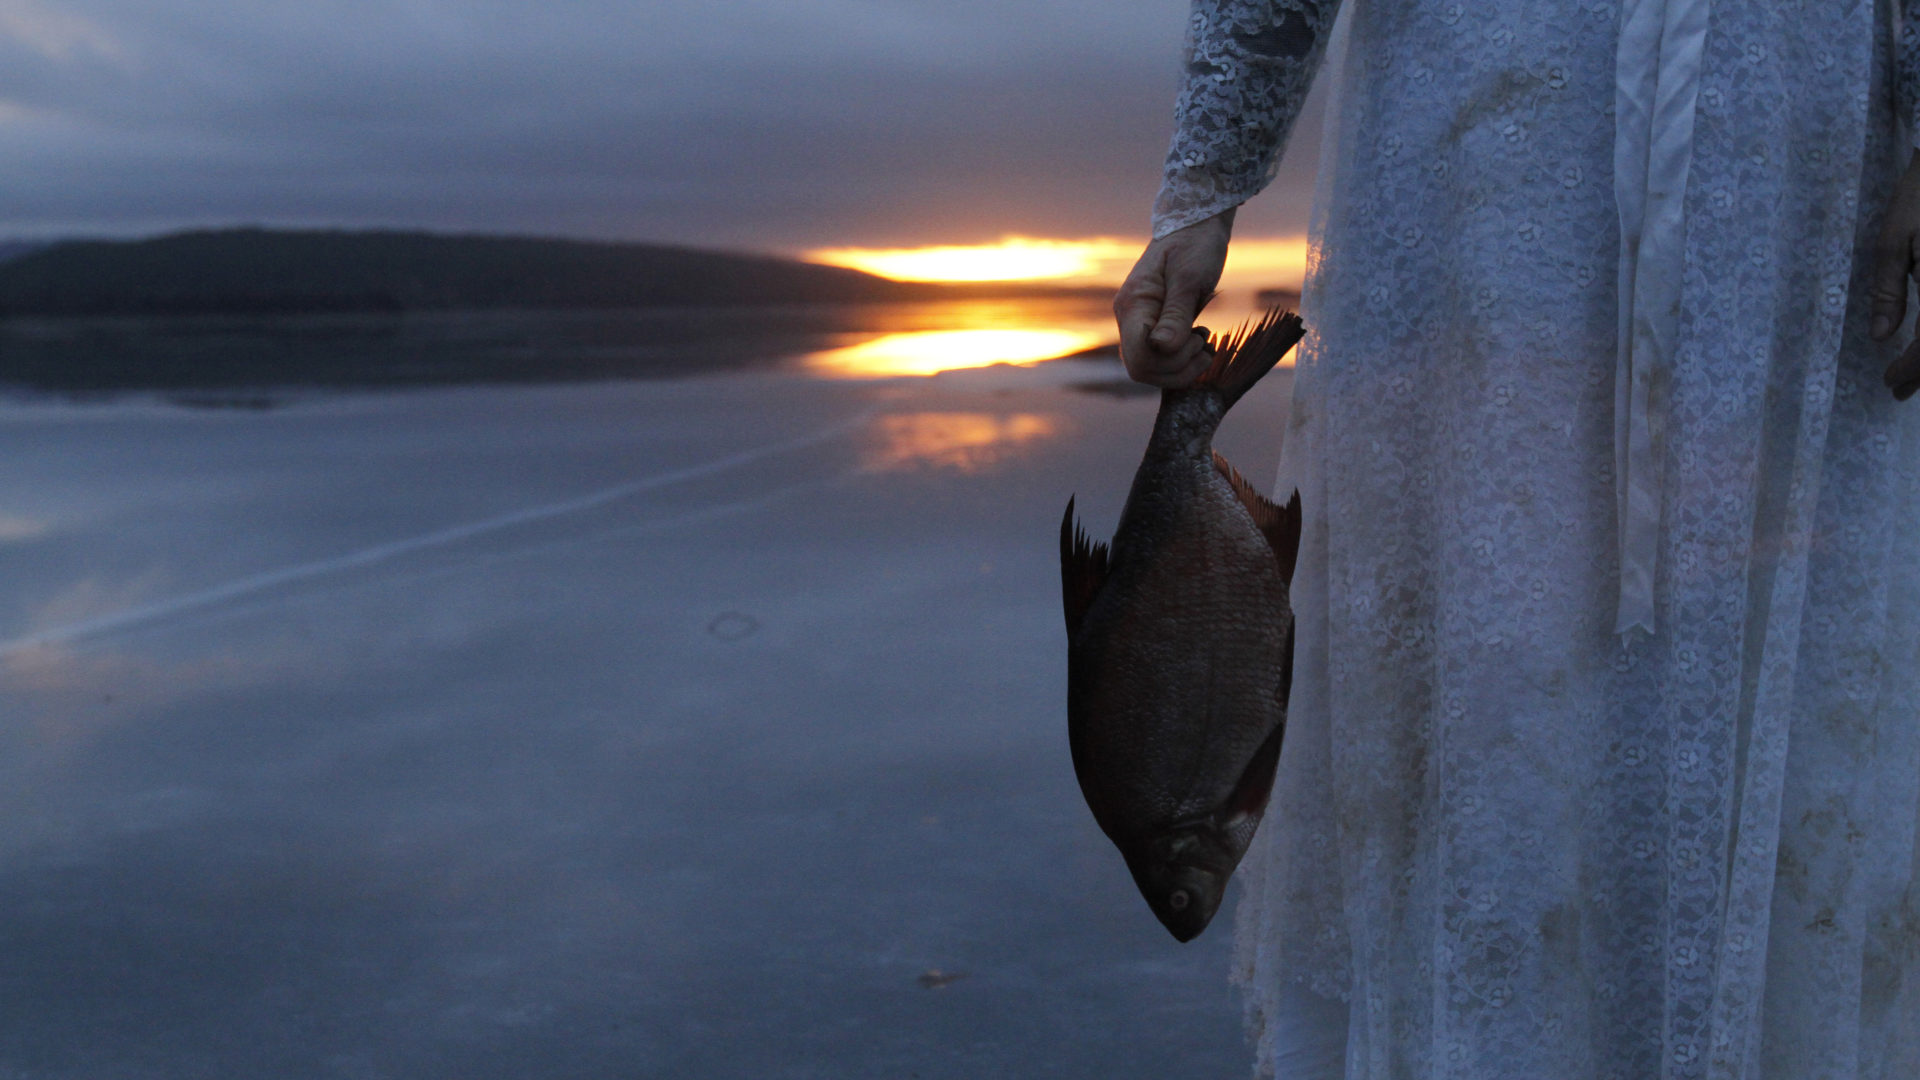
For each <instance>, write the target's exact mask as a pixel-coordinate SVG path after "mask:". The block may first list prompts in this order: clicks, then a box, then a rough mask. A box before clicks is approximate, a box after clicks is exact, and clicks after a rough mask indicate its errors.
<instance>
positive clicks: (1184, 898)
mask: <svg viewBox="0 0 1920 1080" xmlns="http://www.w3.org/2000/svg"><path fill="white" fill-rule="evenodd" d="M1192 902H1193V898H1192V897H1190V896H1188V895H1187V890H1185V889H1175V890H1173V895H1172V896H1169V897H1167V906H1168V907H1170V908H1172V909H1173V910H1175V911H1185V910H1187V905H1188V904H1190V903H1192Z"/></svg>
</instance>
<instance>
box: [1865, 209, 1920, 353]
mask: <svg viewBox="0 0 1920 1080" xmlns="http://www.w3.org/2000/svg"><path fill="white" fill-rule="evenodd" d="M1903 217H1904V215H1902V214H1899V213H1897V212H1896V213H1893V214H1890V215H1888V218H1889V220H1888V222H1887V227H1886V228H1885V229H1884V230H1882V232H1881V234H1880V244H1879V249H1878V250H1877V251H1876V252H1875V253H1874V259H1873V285H1872V287H1871V288H1870V289H1869V290H1868V297H1869V299H1871V300H1872V302H1873V321H1872V323H1871V325H1870V326H1869V328H1868V332H1869V333H1871V334H1872V336H1873V339H1874V340H1875V341H1885V340H1887V338H1889V337H1891V336H1892V335H1893V332H1894V331H1895V330H1897V329H1899V327H1900V324H1901V323H1902V322H1904V321H1906V317H1907V274H1908V273H1909V272H1911V271H1912V269H1913V240H1914V238H1913V235H1912V234H1911V233H1910V232H1909V231H1908V230H1907V229H1906V228H1903V227H1902V226H1903V225H1904V224H1905V222H1904V221H1902V220H1901V219H1902V218H1903Z"/></svg>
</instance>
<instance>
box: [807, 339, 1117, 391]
mask: <svg viewBox="0 0 1920 1080" xmlns="http://www.w3.org/2000/svg"><path fill="white" fill-rule="evenodd" d="M1104 340H1106V339H1105V338H1103V337H1102V336H1101V335H1100V334H1098V333H1094V332H1090V331H1083V330H924V331H917V332H914V333H905V334H887V335H886V336H884V337H879V338H875V339H874V340H872V341H866V342H862V343H860V344H858V345H849V346H847V347H845V348H840V349H829V350H827V351H826V352H819V353H814V354H813V355H812V356H809V357H807V358H806V360H805V364H806V367H807V369H808V370H810V371H812V372H813V373H814V374H816V375H826V376H830V377H834V378H842V379H885V378H892V377H895V376H900V375H937V374H939V373H940V372H942V371H958V370H961V369H964V368H981V367H988V366H990V365H993V364H1035V363H1039V362H1040V361H1042V360H1051V359H1053V358H1054V357H1057V356H1065V355H1067V354H1068V353H1073V352H1078V351H1080V350H1081V349H1087V348H1092V347H1093V346H1095V345H1099V344H1101V342H1102V341H1104Z"/></svg>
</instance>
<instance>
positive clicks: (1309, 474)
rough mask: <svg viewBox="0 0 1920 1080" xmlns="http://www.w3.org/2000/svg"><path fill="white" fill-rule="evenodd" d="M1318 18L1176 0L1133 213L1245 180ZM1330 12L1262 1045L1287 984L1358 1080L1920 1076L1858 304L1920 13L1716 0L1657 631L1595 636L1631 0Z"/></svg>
mask: <svg viewBox="0 0 1920 1080" xmlns="http://www.w3.org/2000/svg"><path fill="white" fill-rule="evenodd" d="M1908 2H1909V3H1910V4H1912V0H1908ZM1912 6H1913V7H1916V8H1920V4H1912ZM1332 8H1333V0H1325V2H1323V3H1320V4H1308V3H1304V2H1297V0H1276V2H1271V3H1249V2H1244V0H1200V3H1199V4H1198V5H1197V6H1196V12H1195V17H1194V21H1193V24H1192V25H1193V34H1192V42H1191V45H1190V47H1191V48H1192V49H1193V53H1194V56H1195V57H1196V58H1197V60H1198V61H1204V63H1199V62H1196V65H1195V66H1194V67H1192V68H1190V69H1189V70H1190V74H1189V77H1188V83H1187V87H1186V89H1185V90H1184V91H1183V93H1182V95H1181V103H1180V112H1179V116H1180V131H1179V133H1178V134H1176V136H1175V139H1174V150H1173V153H1172V155H1170V158H1169V168H1168V177H1167V184H1166V187H1165V188H1164V189H1163V191H1162V194H1161V198H1160V200H1159V202H1158V204H1157V206H1156V222H1155V229H1156V233H1158V234H1164V232H1166V231H1171V229H1173V228H1178V227H1180V226H1181V225H1183V224H1187V223H1191V221H1195V220H1199V219H1200V218H1203V217H1206V216H1209V215H1210V214H1211V213H1217V212H1219V210H1222V209H1225V208H1227V207H1228V206H1231V205H1236V204H1237V202H1238V201H1240V200H1242V199H1244V198H1245V197H1247V196H1248V195H1251V194H1252V193H1253V192H1254V191H1256V190H1258V187H1259V186H1260V185H1261V184H1262V183H1264V182H1265V177H1266V175H1268V172H1269V170H1270V168H1271V163H1272V161H1273V160H1274V156H1275V154H1276V153H1277V150H1278V146H1279V144H1280V143H1281V142H1282V141H1283V140H1284V138H1285V135H1286V133H1287V131H1288V130H1289V128H1290V126H1291V124H1292V122H1293V119H1294V117H1295V116H1296V115H1297V112H1298V107H1299V98H1301V97H1303V96H1304V93H1305V90H1306V85H1307V82H1308V81H1309V80H1310V79H1311V77H1312V74H1313V69H1314V66H1315V64H1316V63H1317V60H1318V54H1319V53H1320V52H1321V51H1325V50H1326V48H1327V45H1326V41H1327V39H1328V38H1329V37H1330V36H1332V35H1330V33H1329V31H1330V30H1331V22H1332V19H1333V17H1334V12H1333V10H1332ZM1346 8H1347V10H1346V12H1345V14H1344V16H1343V19H1344V20H1345V22H1346V25H1345V27H1344V28H1343V30H1342V31H1341V33H1342V34H1343V35H1345V36H1346V37H1347V42H1346V45H1345V47H1344V50H1341V51H1343V52H1344V56H1343V58H1342V59H1341V61H1340V62H1339V64H1338V65H1337V68H1338V70H1337V71H1334V72H1332V74H1334V75H1335V76H1336V77H1337V78H1338V84H1337V86H1336V104H1335V109H1336V112H1335V114H1334V115H1332V116H1330V118H1329V138H1330V149H1329V151H1328V154H1327V156H1326V158H1325V159H1324V160H1323V163H1322V168H1323V178H1324V181H1325V182H1324V183H1323V185H1322V191H1321V197H1320V199H1319V202H1318V205H1317V206H1316V226H1315V233H1314V245H1313V255H1312V258H1311V263H1310V272H1309V279H1308V285H1307V292H1306V295H1305V298H1304V300H1303V305H1304V308H1305V312H1304V314H1305V315H1306V318H1307V325H1308V328H1309V336H1308V338H1307V340H1306V341H1305V342H1303V344H1302V347H1301V350H1300V353H1299V359H1298V365H1299V366H1298V368H1297V373H1296V377H1295V388H1294V404H1293V414H1292V416H1291V417H1290V420H1289V428H1288V432H1287V440H1286V449H1285V451H1284V455H1283V457H1284V460H1283V462H1282V483H1281V486H1282V487H1283V488H1291V487H1294V486H1298V487H1299V488H1300V489H1301V491H1302V495H1303V503H1304V507H1305V511H1306V530H1305V535H1304V538H1303V545H1302V551H1301V556H1300V562H1299V569H1298V570H1297V572H1296V575H1295V581H1294V588H1295V592H1294V603H1295V607H1296V613H1297V617H1298V619H1299V626H1298V639H1297V640H1298V644H1297V646H1296V654H1295V655H1296V677H1295V683H1294V698H1293V708H1292V717H1291V724H1290V728H1289V732H1288V738H1287V744H1286V749H1285V751H1284V752H1283V755H1282V760H1281V772H1280V778H1279V782H1278V783H1277V785H1276V789H1275V795H1274V802H1273V806H1272V808H1271V809H1270V810H1269V814H1268V818H1267V822H1266V825H1265V826H1263V829H1262V832H1261V835H1260V836H1259V838H1258V839H1257V840H1256V847H1255V851H1254V853H1253V854H1252V855H1250V857H1249V860H1248V862H1247V864H1246V865H1245V867H1244V869H1243V870H1242V871H1241V875H1240V876H1241V878H1242V880H1243V882H1244V891H1243V894H1242V898H1241V903H1240V907H1239V916H1238V922H1239V925H1238V927H1237V934H1238V943H1237V959H1236V972H1235V977H1236V979H1237V980H1238V981H1240V982H1241V984H1242V985H1243V986H1244V987H1245V989H1246V992H1247V994H1246V996H1247V1001H1248V1006H1249V1015H1250V1018H1251V1021H1252V1023H1253V1027H1254V1030H1255V1032H1256V1034H1259V1035H1261V1036H1262V1038H1263V1054H1262V1060H1263V1061H1264V1062H1266V1063H1267V1066H1268V1067H1269V1068H1270V1067H1271V1062H1272V1060H1273V1050H1274V1048H1273V1046H1272V1044H1271V1040H1270V1036H1271V1033H1272V1032H1273V1031H1274V1030H1275V1028H1276V1026H1277V1024H1276V1015H1275V1014H1276V1011H1277V1010H1279V1009H1281V1008H1282V1007H1283V1004H1284V1001H1285V1000H1286V995H1284V994H1282V993H1281V988H1282V987H1283V986H1285V985H1286V984H1287V983H1289V982H1293V983H1300V984H1304V985H1307V986H1309V987H1311V989H1313V990H1314V991H1315V992H1317V993H1320V994H1323V995H1329V996H1339V997H1343V998H1346V999H1347V1000H1348V1001H1349V1003H1350V1007H1351V1016H1350V1029H1349V1042H1348V1052H1347V1070H1346V1071H1347V1075H1348V1076H1349V1077H1350V1078H1360V1077H1365V1078H1369V1080H1372V1078H1380V1080H1385V1078H1388V1077H1422V1078H1425V1077H1449V1078H1454V1077H1457V1078H1460V1080H1509V1078H1511V1080H1522V1078H1525V1080H1535V1078H1539V1077H1554V1078H1556V1080H1588V1078H1591V1080H1612V1078H1620V1080H1647V1078H1652V1077H1660V1078H1664V1080H1681V1078H1695V1077H1699V1078H1729V1080H1731V1078H1740V1080H1776V1078H1777V1080H1806V1078H1814V1077H1819V1078H1854V1077H1860V1078H1875V1080H1896V1078H1906V1077H1911V1076H1916V1075H1920V891H1916V888H1915V866H1916V840H1917V839H1920V838H1917V837H1916V828H1915V826H1916V822H1920V560H1916V559H1914V558H1912V557H1911V555H1910V554H1909V552H1908V551H1907V550H1906V545H1907V544H1908V543H1910V542H1911V541H1910V538H1909V536H1908V533H1909V532H1910V531H1911V526H1912V523H1913V522H1915V521H1916V520H1920V467H1917V466H1920V408H1915V407H1913V406H1911V405H1908V406H1902V405H1900V404H1898V403H1896V402H1894V401H1893V399H1892V398H1891V396H1890V395H1889V394H1888V393H1887V391H1886V390H1885V388H1884V387H1883V386H1882V385H1881V384H1880V372H1881V370H1882V369H1883V368H1884V367H1885V365H1886V363H1887V362H1888V361H1889V360H1890V359H1891V358H1892V356H1893V355H1894V353H1895V352H1896V351H1897V349H1898V345H1897V344H1896V343H1889V344H1887V345H1881V344H1876V343H1874V342H1872V341H1870V340H1869V339H1868V337H1867V335H1866V332H1865V327H1866V320H1867V315H1868V308H1867V305H1868V301H1867V283H1868V280H1869V265H1868V262H1867V259H1868V257H1869V256H1870V254H1871V251H1872V247H1873V242H1874V240H1875V237H1876V235H1877V230H1878V226H1879V214H1880V213H1881V210H1882V208H1883V207H1884V206H1885V203H1886V200H1887V197H1888V194H1889V192H1890V191H1891V185H1892V181H1893V178H1894V177H1895V175H1896V174H1897V171H1898V169H1899V167H1900V166H1901V165H1902V164H1903V163H1904V158H1905V156H1906V146H1907V145H1908V144H1909V140H1908V139H1903V138H1902V137H1901V135H1900V133H1899V128H1900V126H1901V125H1900V122H1899V119H1900V118H1907V119H1910V118H1911V117H1912V115H1913V108H1914V103H1915V101H1916V100H1920V95H1917V94H1916V92H1915V90H1916V87H1920V45H1916V42H1915V36H1914V34H1913V33H1912V30H1913V28H1914V27H1915V26H1916V20H1915V16H1916V14H1920V13H1917V12H1915V11H1913V10H1909V11H1908V12H1906V13H1905V14H1906V15H1907V19H1906V21H1905V23H1904V24H1903V25H1901V26H1900V27H1899V28H1898V32H1897V34H1896V27H1895V21H1896V20H1895V18H1894V15H1895V13H1894V12H1893V11H1891V10H1889V8H1888V7H1887V5H1886V4H1884V3H1882V4H1880V5H1879V6H1876V5H1874V4H1870V3H1863V2H1856V0H1777V2H1772V3H1768V4H1763V5H1761V4H1734V3H1730V2H1727V0H1716V2H1715V3H1714V4H1713V8H1712V15H1711V20H1710V23H1709V26H1708V30H1707V35H1706V40H1705V45H1704V53H1703V57H1702V68H1701V74H1700V84H1699V97H1698V104H1697V113H1696V118H1695V128H1694V132H1693V158H1692V171H1691V175H1690V178H1689V182H1688V186H1687V189H1686V192H1685V200H1686V211H1687V222H1688V228H1687V235H1686V241H1685V244H1686V259H1685V270H1684V273H1683V275H1682V277H1683V281H1682V289H1681V297H1680V319H1679V326H1678V336H1677V339H1676V347H1675V353H1674V362H1673V364H1672V369H1671V373H1670V385H1669V386H1667V387H1665V388H1664V389H1665V391H1666V394H1667V396H1668V402H1669V408H1670V416H1669V428H1668V437H1667V439H1666V441H1665V444H1664V446H1663V448H1662V458H1661V464H1662V468H1663V470H1664V485H1663V487H1662V496H1661V497H1662V505H1661V508H1660V509H1661V513H1660V535H1659V544H1660V547H1659V552H1658V554H1659V560H1658V572H1657V575H1656V579H1655V583H1654V585H1655V588H1654V598H1655V603H1656V607H1657V610H1658V618H1659V626H1660V633H1659V635H1658V636H1656V637H1651V638H1649V637H1646V636H1644V635H1635V636H1632V637H1629V638H1627V639H1625V640H1624V641H1623V640H1622V639H1620V638H1618V637H1616V636H1614V635H1613V633H1612V632H1611V631H1612V618H1613V601H1614V597H1615V591H1614V590H1615V588H1616V586H1617V581H1618V564H1617V554H1616V550H1615V542H1616V536H1617V524H1616V519H1615V505H1614V476H1613V468H1614V466H1613V453H1612V447H1613V411H1614V392H1613V378H1614V367H1615V359H1616V357H1615V343H1616V340H1617V313H1618V294H1617V267H1618V260H1619V223H1618V218H1617V213H1616V207H1615V205H1614V201H1613V196H1612V160H1613V159H1612V153H1613V146H1614V130H1613V118H1612V115H1611V107H1612V103H1613V95H1614V70H1613V65H1614V60H1615V53H1616V49H1615V46H1616V43H1617V40H1618V19H1619V12H1618V9H1617V7H1616V6H1615V5H1614V4H1613V3H1610V2H1608V0H1528V2H1526V3H1520V2H1517V0H1496V2H1490V3H1485V4H1478V5H1470V4H1466V3H1464V2H1451V0H1349V2H1348V3H1347V4H1346ZM1809 27H1819V28H1820V32H1819V33H1817V34H1816V33H1808V32H1807V28H1809ZM1281 28H1286V33H1285V34H1282V33H1280V29H1281ZM1268 29H1273V30H1274V33H1272V34H1268V33H1267V32H1266V31H1267V30H1268ZM1303 33H1304V34H1307V35H1310V37H1311V41H1310V43H1309V44H1308V45H1307V46H1306V47H1305V48H1304V49H1301V48H1299V47H1298V46H1299V41H1300V35H1301V34H1303ZM1281 40H1285V41H1288V42H1291V43H1293V51H1291V52H1287V51H1286V50H1276V49H1269V50H1268V51H1266V52H1258V53H1256V52H1254V46H1253V44H1251V43H1265V42H1269V41H1281ZM1283 53H1285V55H1282V54H1283ZM1247 55H1253V56H1255V57H1256V59H1255V60H1254V61H1249V62H1244V63H1237V65H1236V63H1235V62H1236V61H1237V60H1240V59H1244V57H1245V56H1247ZM1242 110H1245V111H1244V112H1243V111H1242ZM1908 130H1909V131H1911V130H1912V125H1911V124H1910V123H1909V125H1908Z"/></svg>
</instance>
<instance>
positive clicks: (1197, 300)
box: [1151, 278, 1213, 353]
mask: <svg viewBox="0 0 1920 1080" xmlns="http://www.w3.org/2000/svg"><path fill="white" fill-rule="evenodd" d="M1212 291H1213V289H1212V286H1211V285H1204V286H1203V285H1202V284H1201V283H1199V282H1197V281H1194V280H1193V279H1192V278H1184V279H1176V280H1175V281H1172V282H1169V283H1168V293H1167V299H1166V302H1165V303H1164V304H1162V305H1161V307H1160V318H1159V320H1158V321H1156V322H1155V323H1154V327H1153V334H1152V337H1151V340H1152V342H1153V347H1154V348H1156V349H1158V350H1160V351H1161V352H1163V353H1170V352H1180V351H1182V350H1184V349H1185V348H1186V346H1187V339H1188V338H1189V337H1191V336H1192V335H1193V320H1195V319H1197V318H1199V317H1200V306H1201V304H1203V303H1205V301H1206V299H1207V297H1208V295H1209V294H1211V293H1212Z"/></svg>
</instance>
